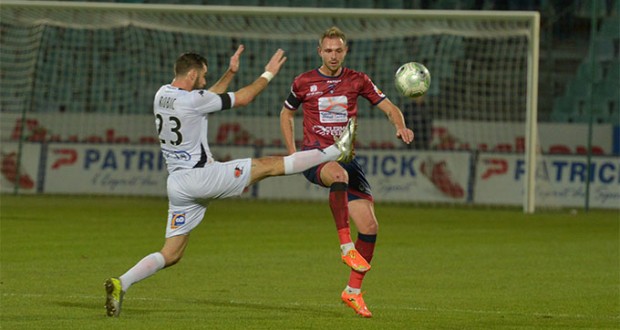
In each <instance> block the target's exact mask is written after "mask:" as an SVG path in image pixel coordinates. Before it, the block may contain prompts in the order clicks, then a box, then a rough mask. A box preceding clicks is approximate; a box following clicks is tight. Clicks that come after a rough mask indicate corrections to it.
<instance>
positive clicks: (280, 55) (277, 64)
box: [265, 49, 286, 76]
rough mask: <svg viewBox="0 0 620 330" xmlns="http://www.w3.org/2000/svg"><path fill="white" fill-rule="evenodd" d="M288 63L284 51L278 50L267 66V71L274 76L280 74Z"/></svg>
mask: <svg viewBox="0 0 620 330" xmlns="http://www.w3.org/2000/svg"><path fill="white" fill-rule="evenodd" d="M284 62H286V56H284V51H283V50H282V49H278V50H276V52H275V53H274V54H273V56H271V59H270V60H269V63H267V65H265V71H268V72H271V73H272V74H273V75H274V76H275V75H277V74H278V72H279V71H280V68H281V67H282V65H283V64H284Z"/></svg>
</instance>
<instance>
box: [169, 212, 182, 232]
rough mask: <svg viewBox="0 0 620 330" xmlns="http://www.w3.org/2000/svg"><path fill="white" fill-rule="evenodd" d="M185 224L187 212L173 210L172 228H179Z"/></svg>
mask: <svg viewBox="0 0 620 330" xmlns="http://www.w3.org/2000/svg"><path fill="white" fill-rule="evenodd" d="M184 224H185V212H173V213H172V219H171V220H170V229H177V228H178V227H180V226H183V225H184Z"/></svg>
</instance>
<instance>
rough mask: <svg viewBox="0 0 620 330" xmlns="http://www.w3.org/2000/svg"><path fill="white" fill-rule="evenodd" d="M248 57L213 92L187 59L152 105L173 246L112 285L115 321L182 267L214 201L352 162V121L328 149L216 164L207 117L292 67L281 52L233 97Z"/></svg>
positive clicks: (203, 64)
mask: <svg viewBox="0 0 620 330" xmlns="http://www.w3.org/2000/svg"><path fill="white" fill-rule="evenodd" d="M243 50H244V47H243V45H241V46H239V48H238V49H237V51H236V52H235V54H234V55H233V56H232V57H231V59H230V65H229V68H228V70H227V71H226V72H225V73H224V75H223V76H222V77H221V78H220V80H218V81H217V82H216V83H215V84H214V85H213V86H212V87H211V88H209V89H208V90H206V89H204V88H205V86H206V79H205V75H206V73H207V69H208V66H207V60H206V59H205V58H204V57H202V56H201V55H199V54H195V53H185V54H182V55H181V56H180V57H179V58H178V59H177V61H176V63H175V66H174V74H175V77H174V80H173V81H172V83H170V84H167V85H164V86H162V87H161V88H160V89H159V91H157V93H156V95H155V99H154V105H153V109H154V115H155V126H156V128H157V132H158V135H159V139H160V145H161V151H162V153H163V155H164V157H165V159H166V163H167V166H168V173H169V175H168V181H167V191H168V221H167V225H166V240H165V243H164V246H163V248H162V249H161V250H160V251H159V252H155V253H151V254H149V255H147V256H146V257H144V258H143V259H142V260H140V261H139V262H138V263H137V264H135V265H134V266H133V267H132V268H131V269H129V270H128V271H127V272H125V273H124V274H123V275H121V276H119V277H111V278H108V279H107V280H106V281H105V283H104V287H105V290H106V303H105V307H106V314H107V315H108V316H119V314H120V312H121V305H122V301H123V296H124V295H125V292H126V291H127V289H129V287H130V286H131V285H132V284H134V283H136V282H138V281H141V280H143V279H145V278H147V277H149V276H151V275H153V274H155V273H156V272H157V271H159V270H161V269H162V268H165V267H169V266H172V265H174V264H176V263H177V262H178V261H179V260H180V259H181V257H182V256H183V252H184V251H185V248H186V246H187V243H188V240H189V233H190V232H191V231H192V230H193V229H194V228H196V226H198V224H200V222H201V221H202V219H203V217H204V214H205V211H206V209H207V205H208V203H209V202H210V201H211V200H214V199H220V198H226V197H231V196H239V195H241V193H242V192H243V190H244V189H245V188H246V187H248V186H249V185H251V184H253V183H255V182H258V181H260V180H262V179H264V178H266V177H270V176H280V175H288V174H295V173H300V172H302V171H304V170H306V169H308V168H311V167H313V166H316V165H318V164H321V163H324V162H327V161H335V160H338V161H350V160H351V159H352V158H353V143H354V138H355V122H354V121H351V122H350V123H349V125H348V126H347V129H346V130H345V132H344V133H343V134H342V135H340V137H339V138H338V139H337V141H336V142H335V143H334V144H332V145H331V146H329V147H327V148H324V149H314V150H308V151H302V152H298V153H294V154H291V155H289V156H286V157H264V158H256V159H251V158H245V159H236V160H232V161H228V162H224V163H221V162H218V161H216V160H214V159H213V156H212V154H211V151H210V150H209V144H208V141H207V129H208V127H207V126H208V115H209V114H210V113H214V112H217V111H221V110H226V109H233V108H238V107H242V106H245V105H248V104H249V103H250V102H252V100H253V99H254V98H255V97H256V96H257V95H258V94H260V93H261V92H262V91H263V90H264V89H265V88H266V87H267V85H268V84H269V82H270V81H271V79H273V77H274V76H276V75H277V74H278V72H279V71H280V68H281V67H282V65H283V64H284V62H285V61H286V57H285V56H284V51H283V50H281V49H278V50H277V51H276V52H275V53H274V54H273V56H272V57H271V59H270V60H269V62H268V63H267V65H266V66H265V72H264V73H263V74H262V75H261V76H260V77H259V78H258V79H256V80H255V81H254V82H253V83H251V84H249V85H247V86H245V87H243V88H241V89H240V90H238V91H236V92H226V89H227V87H228V85H229V83H230V82H231V81H232V78H233V76H234V75H235V73H237V71H238V69H239V58H240V56H241V53H242V52H243Z"/></svg>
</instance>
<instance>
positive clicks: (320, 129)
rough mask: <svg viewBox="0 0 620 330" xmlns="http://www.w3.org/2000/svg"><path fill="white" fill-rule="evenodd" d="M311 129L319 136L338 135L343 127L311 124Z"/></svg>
mask: <svg viewBox="0 0 620 330" xmlns="http://www.w3.org/2000/svg"><path fill="white" fill-rule="evenodd" d="M312 131H313V132H314V133H316V134H317V135H321V136H340V135H341V134H342V132H343V131H344V127H341V126H321V125H314V126H312Z"/></svg>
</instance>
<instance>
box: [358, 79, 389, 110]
mask: <svg viewBox="0 0 620 330" xmlns="http://www.w3.org/2000/svg"><path fill="white" fill-rule="evenodd" d="M359 74H360V75H361V76H362V81H363V84H362V90H361V91H360V95H361V96H363V97H364V98H365V99H367V100H368V101H370V103H371V104H372V105H377V104H379V102H381V101H383V99H385V98H386V96H385V94H383V92H382V91H381V90H380V89H379V88H377V86H375V84H374V83H373V82H372V80H370V78H369V77H368V76H367V75H366V74H365V73H361V72H360V73H359Z"/></svg>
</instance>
